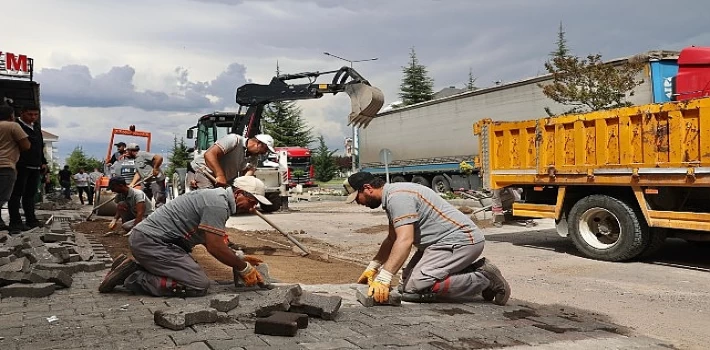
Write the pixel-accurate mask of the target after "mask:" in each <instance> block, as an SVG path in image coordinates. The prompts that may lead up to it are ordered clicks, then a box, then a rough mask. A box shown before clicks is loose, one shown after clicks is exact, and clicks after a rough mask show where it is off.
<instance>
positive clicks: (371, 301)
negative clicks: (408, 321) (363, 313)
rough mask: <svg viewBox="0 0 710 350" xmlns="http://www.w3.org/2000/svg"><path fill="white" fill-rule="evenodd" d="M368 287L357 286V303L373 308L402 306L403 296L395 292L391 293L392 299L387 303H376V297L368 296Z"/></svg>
mask: <svg viewBox="0 0 710 350" xmlns="http://www.w3.org/2000/svg"><path fill="white" fill-rule="evenodd" d="M368 289H369V287H368V286H357V289H356V290H355V297H356V298H357V301H359V302H360V304H362V306H364V307H373V306H375V305H390V306H400V305H402V295H400V294H399V293H397V292H395V291H391V292H390V297H389V299H388V300H387V302H386V303H376V302H375V298H374V297H369V296H367V294H368Z"/></svg>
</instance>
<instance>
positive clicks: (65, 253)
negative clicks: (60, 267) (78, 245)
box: [45, 243, 69, 262]
mask: <svg viewBox="0 0 710 350" xmlns="http://www.w3.org/2000/svg"><path fill="white" fill-rule="evenodd" d="M45 247H47V251H49V253H50V254H52V255H54V256H55V257H56V258H57V259H59V261H60V262H69V250H68V249H67V247H66V246H63V245H61V244H57V243H47V244H45Z"/></svg>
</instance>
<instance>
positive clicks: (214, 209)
mask: <svg viewBox="0 0 710 350" xmlns="http://www.w3.org/2000/svg"><path fill="white" fill-rule="evenodd" d="M264 192H265V186H264V183H263V182H261V180H259V179H257V178H255V177H253V176H243V177H240V178H238V179H237V180H236V181H235V182H234V187H228V188H221V187H220V188H214V189H205V190H201V191H192V192H190V193H187V194H185V195H182V196H179V197H177V198H176V199H174V200H171V201H170V202H169V203H167V204H166V205H165V206H164V207H163V208H161V209H160V210H156V211H155V212H154V213H153V214H152V215H150V216H149V217H148V218H146V219H145V220H143V221H142V222H141V223H140V224H138V225H136V226H135V227H134V228H133V229H132V230H131V234H130V238H129V239H128V243H129V245H130V248H131V253H132V254H133V258H134V259H135V260H133V259H131V258H125V257H121V259H120V260H122V261H120V262H119V264H118V265H117V266H116V267H115V268H114V269H113V270H111V271H110V272H109V273H108V274H107V275H106V277H105V278H104V280H103V281H102V282H101V285H100V286H99V292H101V293H107V292H110V291H112V290H113V289H114V287H116V286H117V285H120V284H123V286H124V288H126V289H128V290H130V291H133V292H135V293H142V294H150V295H153V296H178V297H188V296H202V295H205V294H206V293H207V290H208V288H209V285H210V280H209V278H208V277H207V275H206V274H205V272H204V270H202V268H201V267H200V265H198V264H197V262H196V261H195V260H194V259H193V258H192V256H190V252H191V251H192V248H193V247H194V246H195V245H197V244H202V245H204V246H205V248H206V249H207V251H208V252H209V253H210V254H211V255H212V256H213V257H215V258H216V259H217V260H219V261H220V262H221V263H223V264H225V265H227V266H231V267H232V268H233V269H234V270H235V271H238V273H239V274H240V275H241V277H242V278H243V280H244V282H245V284H246V285H247V286H253V285H256V284H259V283H263V282H264V279H263V277H262V276H261V274H259V272H258V271H257V270H256V268H254V266H253V265H258V264H259V263H261V260H259V259H257V258H255V257H251V256H248V255H247V256H244V257H243V258H240V257H238V256H237V255H236V253H235V252H234V251H233V250H231V249H230V248H229V247H228V245H227V243H228V242H229V240H228V238H227V236H226V235H227V233H226V228H225V224H226V222H227V220H228V219H229V217H230V215H232V214H235V213H247V212H253V211H254V210H255V207H256V205H257V204H259V203H262V204H265V205H270V204H271V203H270V202H269V200H268V199H266V198H265V197H264Z"/></svg>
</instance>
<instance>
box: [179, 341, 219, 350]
mask: <svg viewBox="0 0 710 350" xmlns="http://www.w3.org/2000/svg"><path fill="white" fill-rule="evenodd" d="M176 349H180V350H212V349H211V348H210V347H209V346H207V344H205V342H197V343H192V344H189V345H184V346H180V347H177V348H176Z"/></svg>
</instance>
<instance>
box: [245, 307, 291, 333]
mask: <svg viewBox="0 0 710 350" xmlns="http://www.w3.org/2000/svg"><path fill="white" fill-rule="evenodd" d="M285 314H287V313H286V312H278V313H274V314H272V315H271V316H269V317H264V318H259V319H257V320H256V323H255V324H254V333H256V334H264V335H276V336H282V337H293V336H295V335H296V333H297V332H298V322H297V321H296V319H295V318H294V317H286V316H285Z"/></svg>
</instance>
